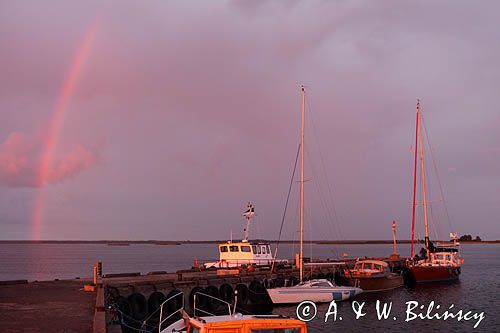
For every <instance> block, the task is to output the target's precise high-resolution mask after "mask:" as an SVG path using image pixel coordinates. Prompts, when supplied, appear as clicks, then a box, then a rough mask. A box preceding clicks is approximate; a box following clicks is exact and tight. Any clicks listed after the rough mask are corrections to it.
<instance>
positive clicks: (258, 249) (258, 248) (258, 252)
mask: <svg viewBox="0 0 500 333" xmlns="http://www.w3.org/2000/svg"><path fill="white" fill-rule="evenodd" d="M257 254H260V246H257Z"/></svg>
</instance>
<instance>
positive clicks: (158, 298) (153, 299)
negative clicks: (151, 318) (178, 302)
mask: <svg viewBox="0 0 500 333" xmlns="http://www.w3.org/2000/svg"><path fill="white" fill-rule="evenodd" d="M165 299H166V298H165V295H164V294H163V293H162V292H160V291H155V292H154V293H152V294H151V295H149V298H148V310H149V315H152V314H153V313H158V317H159V316H160V314H159V310H158V309H159V308H160V305H161V303H163V302H164V301H165ZM155 317H156V315H155Z"/></svg>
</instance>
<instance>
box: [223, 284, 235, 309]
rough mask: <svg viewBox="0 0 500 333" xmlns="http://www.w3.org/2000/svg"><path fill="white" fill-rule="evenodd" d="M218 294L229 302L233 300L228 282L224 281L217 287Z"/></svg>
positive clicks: (232, 292)
mask: <svg viewBox="0 0 500 333" xmlns="http://www.w3.org/2000/svg"><path fill="white" fill-rule="evenodd" d="M219 295H220V298H221V299H222V300H223V301H226V302H228V303H231V304H232V303H233V302H234V290H233V287H231V285H230V284H228V283H224V284H222V285H221V286H220V287H219Z"/></svg>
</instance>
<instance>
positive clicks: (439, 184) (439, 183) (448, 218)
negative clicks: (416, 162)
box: [422, 117, 454, 232]
mask: <svg viewBox="0 0 500 333" xmlns="http://www.w3.org/2000/svg"><path fill="white" fill-rule="evenodd" d="M422 125H423V127H424V133H425V139H426V141H427V145H428V146H429V151H430V155H431V160H432V166H433V169H434V172H435V173H436V178H437V181H438V186H439V192H440V193H439V194H440V195H441V200H442V201H443V207H444V211H445V214H446V220H447V222H448V226H449V227H450V231H452V232H453V231H454V230H453V225H452V223H451V219H450V214H449V212H448V206H447V205H446V201H445V199H444V191H443V186H442V185H441V178H440V177H439V172H438V169H437V166H436V159H435V157H434V153H433V151H432V146H431V141H430V140H429V134H428V132H427V126H426V125H425V120H424V119H423V117H422Z"/></svg>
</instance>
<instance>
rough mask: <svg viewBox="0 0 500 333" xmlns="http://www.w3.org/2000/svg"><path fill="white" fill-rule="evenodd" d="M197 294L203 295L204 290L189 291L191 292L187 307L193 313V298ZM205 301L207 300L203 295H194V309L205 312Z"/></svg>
mask: <svg viewBox="0 0 500 333" xmlns="http://www.w3.org/2000/svg"><path fill="white" fill-rule="evenodd" d="M197 293H203V294H204V293H205V289H203V288H202V287H194V288H193V289H191V292H190V293H189V307H190V308H191V309H192V310H193V311H194V298H195V297H194V296H195V295H196V294H197ZM206 301H207V298H206V297H204V296H203V295H200V294H198V295H196V308H197V309H201V310H206Z"/></svg>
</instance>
